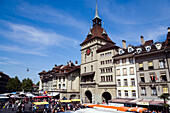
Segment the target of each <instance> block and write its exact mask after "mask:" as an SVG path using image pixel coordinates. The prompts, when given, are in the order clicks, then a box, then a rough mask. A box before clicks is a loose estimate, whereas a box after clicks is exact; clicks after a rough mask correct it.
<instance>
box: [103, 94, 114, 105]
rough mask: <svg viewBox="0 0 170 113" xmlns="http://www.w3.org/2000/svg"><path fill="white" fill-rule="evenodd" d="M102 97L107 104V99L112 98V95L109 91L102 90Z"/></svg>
mask: <svg viewBox="0 0 170 113" xmlns="http://www.w3.org/2000/svg"><path fill="white" fill-rule="evenodd" d="M102 97H103V99H104V101H105V102H106V103H107V104H108V101H109V100H111V99H112V96H111V94H110V93H109V92H104V93H103V94H102Z"/></svg>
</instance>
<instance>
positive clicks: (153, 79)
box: [150, 73, 157, 82]
mask: <svg viewBox="0 0 170 113" xmlns="http://www.w3.org/2000/svg"><path fill="white" fill-rule="evenodd" d="M150 79H151V82H156V80H157V76H156V74H155V73H151V74H150Z"/></svg>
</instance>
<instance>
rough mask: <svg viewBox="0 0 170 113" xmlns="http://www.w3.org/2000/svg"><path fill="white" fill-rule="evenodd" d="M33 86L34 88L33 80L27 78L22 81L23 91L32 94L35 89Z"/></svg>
mask: <svg viewBox="0 0 170 113" xmlns="http://www.w3.org/2000/svg"><path fill="white" fill-rule="evenodd" d="M32 86H33V82H32V80H31V79H29V78H27V79H26V78H25V79H23V80H22V90H24V91H26V92H32V89H33V88H32Z"/></svg>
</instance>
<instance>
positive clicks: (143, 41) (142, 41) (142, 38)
mask: <svg viewBox="0 0 170 113" xmlns="http://www.w3.org/2000/svg"><path fill="white" fill-rule="evenodd" d="M140 39H141V43H142V45H144V44H145V40H144V37H143V36H140Z"/></svg>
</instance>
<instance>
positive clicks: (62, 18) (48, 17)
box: [17, 2, 88, 31]
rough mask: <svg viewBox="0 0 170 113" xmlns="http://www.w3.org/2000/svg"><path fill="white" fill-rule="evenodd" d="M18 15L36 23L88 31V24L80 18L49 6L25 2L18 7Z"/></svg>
mask: <svg viewBox="0 0 170 113" xmlns="http://www.w3.org/2000/svg"><path fill="white" fill-rule="evenodd" d="M17 15H21V16H23V17H26V18H29V19H32V20H34V21H35V20H38V21H41V22H46V23H54V24H60V25H65V26H66V27H67V26H72V27H76V28H78V29H81V30H83V31H86V30H87V28H88V26H87V25H88V24H86V22H83V20H80V18H76V17H74V16H73V15H71V14H69V13H67V12H65V11H62V10H58V9H55V8H53V7H50V6H47V5H39V6H36V5H31V4H29V3H26V2H24V3H22V5H19V6H18V13H17Z"/></svg>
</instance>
